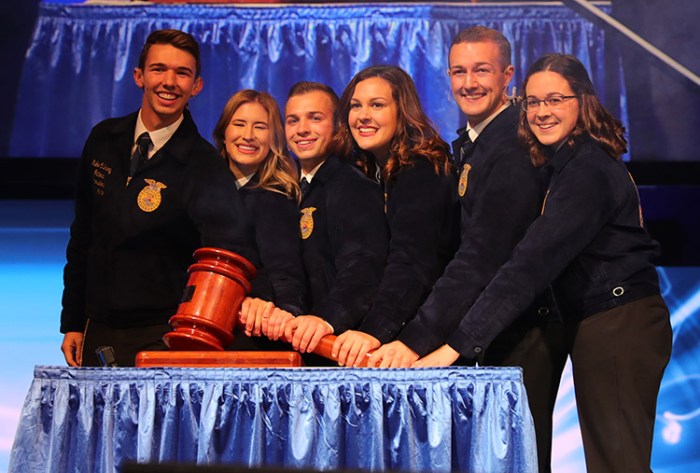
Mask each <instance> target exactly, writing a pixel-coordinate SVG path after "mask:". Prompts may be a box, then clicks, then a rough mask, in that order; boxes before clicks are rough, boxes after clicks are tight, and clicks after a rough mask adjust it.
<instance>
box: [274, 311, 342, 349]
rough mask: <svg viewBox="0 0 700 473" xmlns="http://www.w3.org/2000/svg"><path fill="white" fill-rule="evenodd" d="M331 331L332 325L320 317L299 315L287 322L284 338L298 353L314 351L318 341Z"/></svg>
mask: <svg viewBox="0 0 700 473" xmlns="http://www.w3.org/2000/svg"><path fill="white" fill-rule="evenodd" d="M332 333H333V327H331V325H330V324H329V323H328V322H326V321H325V320H324V319H322V318H321V317H316V316H315V315H300V316H298V317H295V318H294V319H293V320H291V321H289V322H288V323H287V326H286V327H285V329H284V338H285V339H286V340H287V341H290V342H291V343H292V347H294V349H295V350H296V351H298V352H300V353H308V352H312V351H314V349H315V348H316V345H318V342H320V341H321V339H322V338H323V337H325V336H326V335H331V334H332Z"/></svg>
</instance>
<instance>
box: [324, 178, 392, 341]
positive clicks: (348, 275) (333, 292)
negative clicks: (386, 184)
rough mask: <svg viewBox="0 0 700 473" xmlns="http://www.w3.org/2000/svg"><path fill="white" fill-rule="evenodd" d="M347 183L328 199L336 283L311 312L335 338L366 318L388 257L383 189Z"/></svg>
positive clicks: (360, 181)
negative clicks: (331, 328)
mask: <svg viewBox="0 0 700 473" xmlns="http://www.w3.org/2000/svg"><path fill="white" fill-rule="evenodd" d="M353 177H354V176H352V177H348V178H346V179H343V180H342V181H340V182H337V183H335V184H334V185H336V188H335V189H334V191H333V192H330V193H328V202H327V206H328V232H329V240H330V242H331V245H332V246H333V248H332V252H333V255H334V266H335V270H336V277H335V281H334V283H333V286H332V287H331V288H330V291H329V293H328V294H327V296H326V297H325V298H324V299H323V300H321V301H318V302H316V303H314V307H313V308H312V310H311V312H312V313H313V314H316V315H319V316H322V317H324V318H325V319H326V320H327V321H328V323H330V324H331V325H332V326H333V328H334V331H335V333H336V334H339V333H342V332H344V331H345V330H348V329H350V328H354V327H356V326H357V324H358V323H359V322H360V320H361V319H362V317H363V316H364V315H365V314H366V313H367V310H368V309H369V306H370V303H371V301H372V298H373V297H374V295H375V293H376V291H377V287H378V286H379V281H380V280H381V276H382V271H383V269H384V264H385V263H386V254H387V241H388V236H387V228H386V219H385V216H384V201H383V198H382V192H381V189H380V188H379V186H378V185H377V184H376V183H374V182H372V181H369V180H367V179H365V178H360V177H359V176H357V177H356V178H353Z"/></svg>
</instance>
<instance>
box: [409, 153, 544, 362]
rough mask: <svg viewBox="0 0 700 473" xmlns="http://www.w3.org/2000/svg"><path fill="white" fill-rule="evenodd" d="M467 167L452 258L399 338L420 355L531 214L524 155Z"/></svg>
mask: <svg viewBox="0 0 700 473" xmlns="http://www.w3.org/2000/svg"><path fill="white" fill-rule="evenodd" d="M482 162H483V163H484V165H483V169H478V168H476V169H472V175H471V176H470V178H469V179H470V180H471V181H473V183H474V184H473V185H474V189H473V193H471V194H470V195H471V200H472V207H471V214H470V215H464V216H463V220H464V222H463V224H462V236H461V242H460V246H459V249H458V251H457V253H456V254H455V257H454V258H453V259H452V261H450V263H449V264H448V265H447V267H446V268H445V272H444V274H443V275H442V276H441V277H440V279H439V280H438V281H437V282H436V284H435V287H434V288H433V291H432V292H431V294H430V295H429V296H428V299H427V300H426V301H425V303H424V304H423V305H422V306H421V308H420V310H419V311H418V314H417V315H416V318H415V319H414V320H413V321H412V322H411V323H410V324H409V325H407V326H406V327H405V328H404V330H403V331H402V332H401V334H400V335H399V340H401V341H402V342H403V343H405V344H406V345H407V346H409V347H410V348H411V349H412V350H414V351H415V352H416V353H418V354H419V355H421V356H423V355H425V354H427V353H429V352H430V351H432V350H433V349H435V348H437V347H438V346H439V345H441V344H443V343H444V341H445V340H446V338H447V336H448V335H449V334H450V333H451V331H452V330H454V328H455V326H456V325H457V324H458V323H459V321H460V319H461V317H462V316H463V315H464V314H465V313H466V312H467V310H468V309H469V307H471V305H472V304H473V303H474V301H475V300H476V298H477V297H478V295H479V294H480V293H481V291H482V290H483V289H484V288H485V287H486V285H487V284H488V282H489V281H490V280H491V279H492V278H493V276H494V275H495V274H496V271H497V270H498V268H500V267H501V265H503V264H504V263H505V262H506V261H507V260H508V258H509V257H510V256H511V254H512V251H513V248H514V247H515V245H516V244H517V243H518V241H520V239H521V238H522V236H523V235H524V233H525V231H526V229H527V227H528V226H529V225H530V223H531V222H532V221H533V220H534V219H535V218H536V217H537V215H538V213H539V210H540V204H541V193H542V191H541V186H540V183H539V180H538V178H537V173H536V170H535V169H534V168H533V167H532V165H531V164H530V162H529V160H528V158H527V156H526V155H525V154H524V153H522V152H521V151H519V150H515V149H513V148H512V147H511V148H510V149H509V150H508V154H502V155H500V156H498V155H494V156H490V157H489V159H487V160H484V161H482Z"/></svg>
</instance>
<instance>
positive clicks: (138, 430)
mask: <svg viewBox="0 0 700 473" xmlns="http://www.w3.org/2000/svg"><path fill="white" fill-rule="evenodd" d="M133 462H138V463H142V464H143V463H146V464H152V463H173V462H177V463H188V464H236V465H239V466H244V467H264V466H268V467H269V466H275V467H282V468H306V469H315V470H337V469H361V470H374V471H379V470H396V471H412V472H419V471H436V472H447V471H460V472H479V473H483V472H489V473H497V472H520V473H524V472H535V471H536V465H537V453H536V449H535V433H534V427H533V423H532V418H531V416H530V411H529V409H528V404H527V394H526V392H525V388H524V386H523V382H522V372H521V370H520V369H519V368H457V367H450V368H429V369H405V370H402V369H361V368H360V369H344V368H282V369H280V368H275V369H255V368H250V369H239V368H67V367H46V366H38V367H36V368H35V370H34V380H33V382H32V385H31V387H30V390H29V393H28V395H27V399H26V401H25V404H24V407H23V410H22V414H21V418H20V423H19V426H18V429H17V435H16V437H15V441H14V445H13V448H12V452H11V456H10V472H17V473H19V472H22V473H28V472H39V471H41V472H47V471H50V472H76V471H84V472H92V471H97V472H113V471H119V470H120V469H121V467H122V465H124V464H126V463H133Z"/></svg>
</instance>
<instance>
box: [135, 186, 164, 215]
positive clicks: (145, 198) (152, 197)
mask: <svg viewBox="0 0 700 473" xmlns="http://www.w3.org/2000/svg"><path fill="white" fill-rule="evenodd" d="M144 181H146V184H148V185H147V186H146V187H144V188H143V189H141V192H139V196H138V197H137V199H136V202H137V203H138V204H139V208H140V209H141V210H143V211H144V212H153V211H154V210H155V209H157V208H158V206H160V202H161V200H162V197H161V195H160V191H161V190H162V189H166V188H167V187H168V186H166V185H165V184H163V183H162V182H158V181H156V180H154V179H144Z"/></svg>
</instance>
